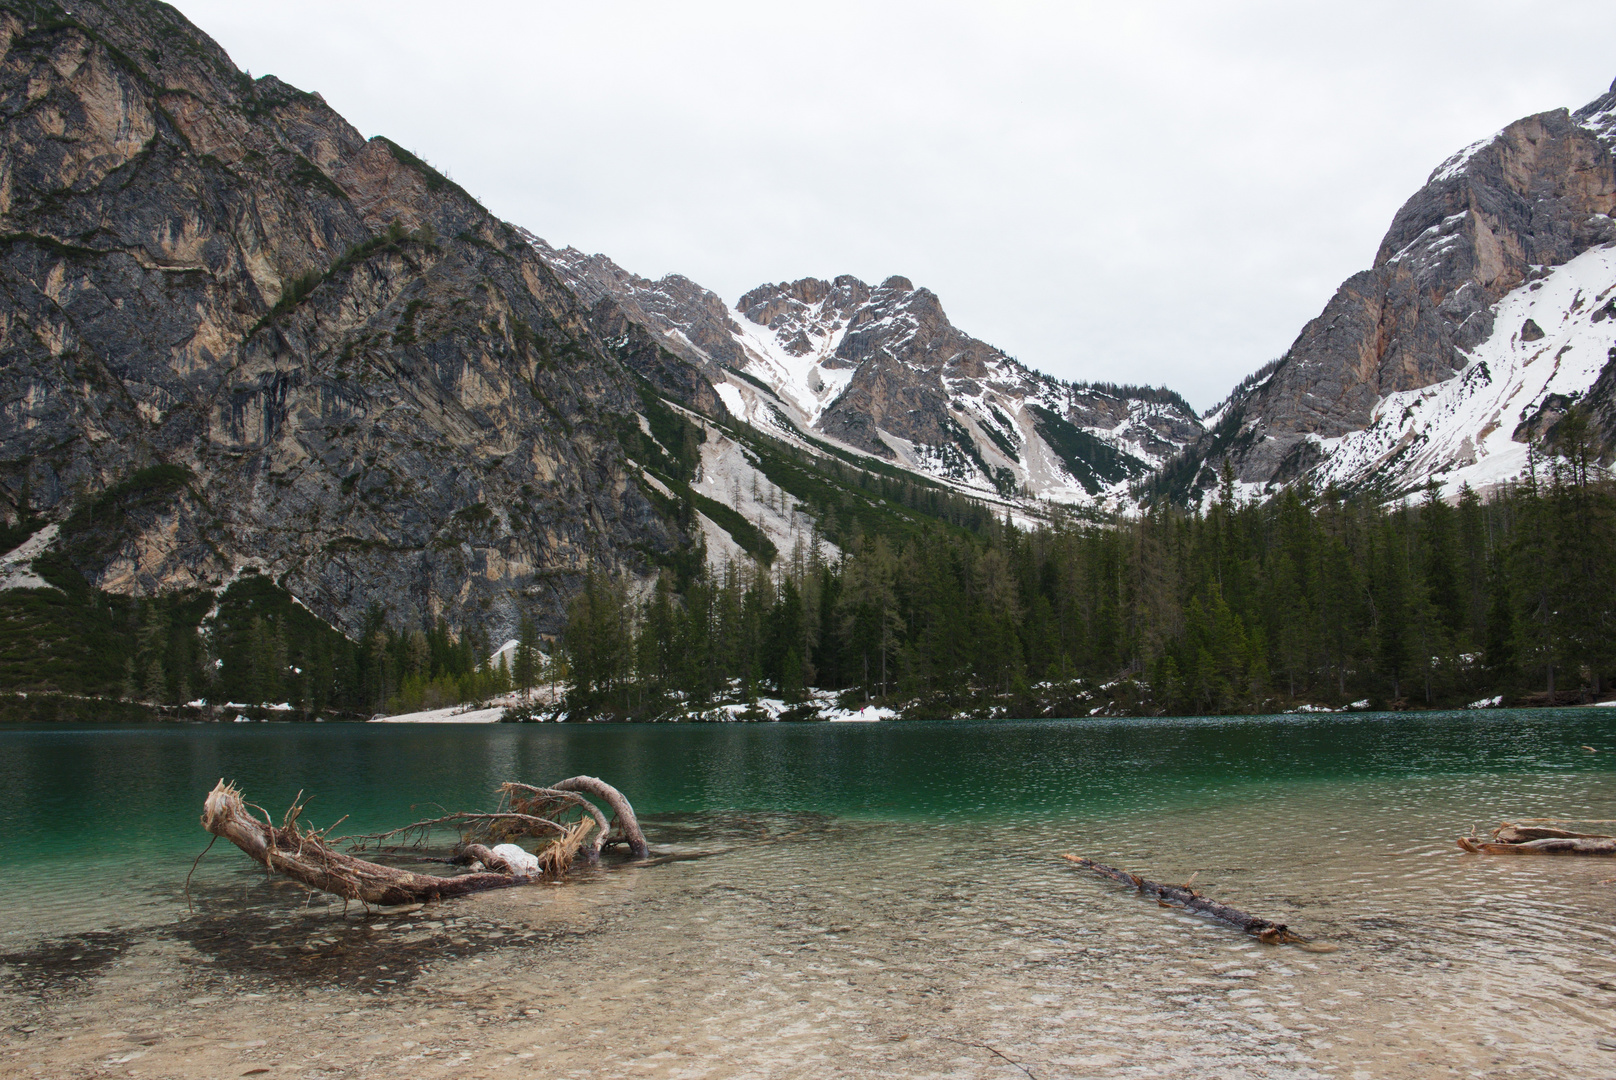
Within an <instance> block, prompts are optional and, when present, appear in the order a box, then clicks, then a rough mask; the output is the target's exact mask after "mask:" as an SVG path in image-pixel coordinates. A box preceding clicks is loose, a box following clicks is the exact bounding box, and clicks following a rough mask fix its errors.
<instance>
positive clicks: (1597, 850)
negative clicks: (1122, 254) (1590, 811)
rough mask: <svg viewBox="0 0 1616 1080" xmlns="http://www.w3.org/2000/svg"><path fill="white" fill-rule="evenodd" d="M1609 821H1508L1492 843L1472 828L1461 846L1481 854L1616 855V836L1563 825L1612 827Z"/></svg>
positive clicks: (1549, 819)
mask: <svg viewBox="0 0 1616 1080" xmlns="http://www.w3.org/2000/svg"><path fill="white" fill-rule="evenodd" d="M1610 824H1616V822H1610V821H1597V820H1591V821H1574V822H1573V821H1558V820H1555V819H1553V818H1533V819H1530V820H1527V821H1516V822H1509V821H1506V822H1504V823H1503V824H1501V825H1499V826H1498V828H1496V829H1494V830H1493V832H1492V837H1493V838H1492V840H1490V841H1488V840H1482V839H1480V838H1479V837H1477V836H1476V830H1475V829H1471V830H1470V835H1469V836H1461V837H1459V846H1460V847H1461V848H1463V849H1464V850H1466V851H1469V852H1473V853H1475V854H1478V855H1616V836H1610V835H1608V834H1604V833H1585V832H1573V831H1572V830H1570V829H1566V828H1562V826H1564V825H1610Z"/></svg>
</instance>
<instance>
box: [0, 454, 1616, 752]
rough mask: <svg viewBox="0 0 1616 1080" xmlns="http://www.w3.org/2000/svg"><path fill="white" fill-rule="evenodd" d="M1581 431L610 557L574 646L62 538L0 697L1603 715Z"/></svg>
mask: <svg viewBox="0 0 1616 1080" xmlns="http://www.w3.org/2000/svg"><path fill="white" fill-rule="evenodd" d="M1569 434H1570V436H1571V437H1569V438H1566V437H1562V438H1561V439H1560V440H1559V442H1558V443H1557V445H1556V449H1555V450H1554V451H1553V452H1545V453H1542V454H1541V455H1538V456H1536V457H1535V459H1534V466H1533V469H1532V471H1531V473H1530V475H1528V476H1527V477H1526V478H1525V479H1524V480H1523V481H1522V482H1520V483H1516V484H1511V485H1507V486H1502V487H1499V488H1497V489H1494V490H1493V491H1491V492H1489V493H1488V494H1487V495H1486V496H1485V497H1483V496H1480V495H1478V494H1477V493H1475V492H1474V491H1471V490H1469V489H1463V490H1461V491H1460V492H1459V494H1458V497H1457V498H1456V499H1455V500H1453V501H1451V502H1450V501H1445V500H1444V499H1442V498H1441V497H1440V496H1439V493H1438V490H1437V488H1436V487H1435V486H1434V485H1433V486H1431V487H1429V488H1427V489H1426V490H1425V491H1424V492H1422V493H1418V494H1416V495H1414V496H1412V497H1407V498H1403V499H1400V500H1393V501H1387V500H1385V499H1384V497H1382V496H1377V494H1376V493H1370V492H1364V493H1358V494H1356V495H1350V496H1349V495H1346V494H1344V493H1342V492H1339V491H1335V490H1328V491H1312V490H1310V489H1308V488H1307V487H1305V486H1298V487H1293V488H1289V489H1286V490H1284V491H1282V492H1280V493H1279V494H1277V495H1276V496H1274V497H1272V498H1270V499H1268V500H1266V501H1261V502H1256V501H1250V502H1240V501H1238V500H1237V499H1236V498H1235V491H1234V485H1233V483H1232V479H1231V478H1230V477H1229V476H1227V475H1225V477H1224V478H1223V483H1222V484H1221V485H1220V487H1219V489H1218V490H1217V491H1216V492H1215V493H1214V497H1213V498H1212V499H1211V500H1210V503H1209V505H1208V506H1207V507H1206V508H1205V509H1204V510H1201V511H1186V510H1182V509H1176V508H1170V507H1167V506H1157V507H1154V508H1152V509H1150V510H1147V511H1145V512H1143V513H1141V514H1139V515H1136V516H1126V517H1124V516H1117V517H1110V518H1104V519H1098V520H1083V519H1080V518H1078V517H1076V516H1069V515H1060V514H1057V515H1055V517H1054V518H1053V520H1052V521H1050V522H1049V523H1048V524H1046V525H1043V526H1041V527H1038V528H1035V529H1031V530H1026V529H1019V528H1015V527H1013V526H1011V525H1009V524H1008V523H1006V522H1003V521H998V520H994V519H993V518H991V517H988V516H983V517H982V518H981V519H979V520H978V521H976V522H974V523H972V524H971V525H970V526H962V525H960V524H956V523H951V522H947V521H936V522H935V523H933V524H932V525H931V526H929V527H927V528H923V529H918V530H908V531H907V532H905V533H903V534H900V535H888V534H884V533H875V534H873V535H872V534H869V533H865V532H863V531H861V530H857V529H854V530H853V531H851V533H850V535H849V534H846V533H844V534H843V535H840V536H838V537H837V540H838V541H839V548H831V547H830V545H828V544H825V543H822V542H820V540H819V538H818V536H817V534H816V536H815V537H814V538H813V539H811V540H810V541H808V542H806V543H802V544H799V545H798V546H797V547H796V548H795V550H793V551H792V552H790V553H789V555H787V556H783V557H781V558H778V559H776V560H775V562H774V565H772V566H770V565H766V564H765V563H764V562H763V561H761V560H755V561H746V562H737V563H731V564H728V565H726V566H724V567H722V568H718V569H715V568H713V567H711V566H709V565H707V563H706V561H705V560H703V559H700V558H692V559H683V560H680V562H679V563H678V564H677V565H674V566H671V567H668V568H666V569H664V570H663V571H662V572H661V573H660V574H659V575H658V576H657V578H656V579H655V581H654V583H653V584H651V585H649V587H646V586H644V585H643V584H642V585H640V586H636V585H635V584H634V583H632V582H630V581H628V580H626V579H623V578H613V577H608V576H604V575H598V574H592V575H590V576H588V577H587V578H586V580H585V582H584V587H583V589H582V591H581V592H580V593H579V595H578V596H577V598H576V599H575V600H574V601H573V603H572V605H571V607H570V610H569V618H568V622H567V625H566V627H565V629H564V631H563V632H562V634H561V635H560V638H559V641H558V642H556V643H555V644H556V646H557V647H556V648H554V649H553V650H552V652H553V653H554V657H553V659H550V658H548V657H546V656H545V655H544V654H543V653H541V651H540V648H541V643H540V641H539V639H538V635H537V633H536V631H535V630H534V627H533V624H532V622H531V621H530V620H526V619H524V620H523V624H522V628H521V631H520V633H519V635H518V644H517V645H516V646H515V647H514V648H507V649H503V650H499V651H498V652H497V654H496V651H495V646H496V645H497V644H498V643H495V642H492V641H491V640H490V639H489V636H488V634H487V633H486V631H485V630H484V629H483V628H480V627H476V626H471V627H454V628H451V627H449V626H447V625H444V624H443V623H441V622H439V623H437V624H435V625H430V626H423V627H401V626H398V625H395V624H393V623H392V622H390V621H389V618H388V613H387V612H385V611H383V610H382V609H380V608H379V607H378V608H373V609H372V610H371V612H370V614H369V616H368V617H367V619H366V623H365V627H364V629H363V631H362V632H361V633H360V635H359V636H358V637H357V639H352V638H349V637H347V636H344V635H343V634H340V633H338V632H337V631H336V630H334V629H332V628H331V627H330V626H329V625H328V624H326V623H325V622H323V621H321V620H320V619H318V618H317V617H316V616H315V615H314V614H313V613H311V612H309V611H308V610H307V609H306V608H304V607H303V606H301V605H300V604H298V603H297V601H296V600H295V599H294V598H292V597H291V596H290V595H289V594H287V593H286V592H285V591H284V590H283V589H281V588H280V587H279V586H278V585H276V584H275V583H274V582H273V581H272V580H270V579H269V578H268V577H266V576H263V575H254V574H248V575H245V576H243V577H242V578H241V579H239V580H238V581H236V582H235V583H233V584H232V585H231V586H230V587H229V588H228V589H226V590H224V591H223V592H222V593H220V594H217V595H216V594H214V593H211V592H205V591H189V592H177V593H172V594H167V595H162V596H157V597H150V598H143V599H135V598H130V597H123V596H114V595H110V594H107V593H103V592H100V591H98V590H95V589H93V588H91V587H90V586H89V585H87V584H86V583H85V582H84V580H83V578H82V577H81V576H80V575H79V574H78V573H77V572H76V571H75V570H74V569H73V568H72V566H71V565H69V564H68V563H67V561H66V560H65V559H62V558H60V557H57V556H51V555H45V556H42V557H41V558H39V559H36V560H35V563H34V569H35V572H36V573H38V574H39V575H40V576H41V577H42V578H43V579H44V580H45V581H46V582H47V583H48V585H49V586H50V587H48V588H36V589H12V590H8V591H7V592H5V593H3V594H0V611H3V612H4V618H3V619H0V692H7V693H8V694H9V695H10V697H9V698H8V699H7V702H6V703H5V704H4V705H0V708H3V709H4V710H5V711H6V712H7V713H9V715H10V716H11V717H12V718H14V719H51V718H56V717H60V718H83V719H95V718H98V717H99V716H107V715H117V716H122V715H124V714H125V713H127V712H128V711H129V709H130V708H135V709H138V708H141V707H144V708H148V709H152V710H157V711H159V712H162V711H169V712H173V711H174V710H181V711H184V709H185V706H186V705H187V703H201V702H209V703H212V706H214V707H217V706H220V705H226V704H228V705H229V706H230V707H232V708H234V707H235V706H238V705H240V706H243V707H252V708H258V709H270V710H278V711H279V713H280V714H281V715H283V716H286V717H288V718H293V717H295V718H306V719H312V718H315V717H321V718H332V719H336V718H359V717H368V716H371V715H375V714H377V713H388V712H409V711H412V710H417V709H429V708H438V707H443V706H447V705H453V704H455V703H458V702H474V701H484V700H488V699H490V698H493V697H496V696H498V695H500V694H506V693H509V692H511V691H513V690H515V691H521V690H523V689H527V688H531V687H534V686H535V685H538V684H541V683H553V684H555V686H556V688H557V689H558V691H560V690H564V693H562V694H560V695H559V700H558V702H557V703H551V704H546V705H544V706H542V707H541V706H538V705H533V706H529V707H526V708H516V709H513V710H511V713H510V718H512V719H548V718H555V719H560V718H565V719H570V720H658V719H680V718H697V717H701V716H711V715H720V714H717V713H714V712H713V711H712V710H713V708H714V707H715V706H724V705H729V706H734V705H736V704H741V705H744V706H747V708H744V709H742V710H739V711H737V710H736V709H734V708H730V709H729V710H728V711H727V712H724V713H722V714H721V715H723V716H725V717H735V716H743V717H746V716H751V717H763V716H768V717H771V718H779V717H785V718H813V717H816V716H818V715H820V714H821V713H822V711H823V709H824V707H825V705H826V704H827V703H835V704H837V705H839V706H840V707H843V708H848V707H858V706H861V705H866V704H876V705H881V706H884V707H887V708H890V709H892V710H893V711H894V712H895V713H896V714H897V715H900V716H904V717H911V718H940V717H955V716H1024V717H1032V716H1086V715H1094V714H1106V715H1125V714H1139V715H1215V714H1234V713H1270V712H1279V711H1286V710H1291V709H1297V708H1303V709H1315V710H1317V709H1325V708H1331V709H1342V708H1348V707H1352V706H1354V705H1356V706H1358V707H1360V708H1376V709H1403V708H1454V707H1460V706H1465V705H1472V704H1493V705H1549V704H1561V705H1565V704H1579V703H1580V704H1587V703H1592V702H1595V701H1598V700H1600V699H1602V698H1603V697H1605V696H1606V694H1607V691H1609V690H1610V689H1611V676H1612V674H1616V635H1613V634H1612V633H1611V631H1612V629H1613V623H1616V484H1613V482H1612V480H1611V479H1610V477H1609V476H1608V475H1607V474H1606V473H1605V472H1604V471H1603V470H1602V469H1601V468H1600V467H1599V465H1598V462H1597V460H1596V457H1595V452H1594V448H1593V447H1592V446H1590V445H1589V444H1588V442H1587V440H1586V439H1583V440H1578V439H1576V438H1575V435H1576V428H1575V425H1574V424H1573V430H1572V431H1571V432H1570V433H1569ZM827 552H829V554H827ZM496 656H497V658H496ZM20 695H26V696H20ZM765 700H766V701H768V702H770V703H771V706H772V707H771V709H770V710H766V711H761V712H760V711H757V710H755V709H753V708H752V707H751V706H753V705H754V704H755V703H758V702H760V701H765ZM114 702H121V703H125V705H124V706H122V707H120V708H114V707H113V705H112V703H114ZM196 707H197V706H196V705H195V704H193V706H192V708H193V710H194V709H195V708H196ZM131 715H132V714H131Z"/></svg>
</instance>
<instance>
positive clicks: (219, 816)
mask: <svg viewBox="0 0 1616 1080" xmlns="http://www.w3.org/2000/svg"><path fill="white" fill-rule="evenodd" d="M301 810H302V807H301V806H300V805H297V804H294V805H293V806H292V808H291V809H290V810H288V811H287V812H286V816H285V817H284V818H283V819H282V820H281V824H280V825H275V824H274V823H273V822H272V821H271V820H270V819H269V814H268V813H267V812H265V813H264V819H263V820H261V821H260V820H259V819H258V817H257V816H255V815H254V814H253V813H252V812H251V811H249V810H248V809H247V805H246V803H244V802H243V801H242V799H241V793H240V792H239V791H237V790H236V788H235V785H233V784H226V783H225V782H224V781H223V780H220V781H219V783H218V784H217V785H216V786H215V787H214V789H213V790H212V791H210V792H209V793H208V797H207V800H206V801H205V802H204V803H203V804H202V827H203V828H204V829H206V830H208V832H210V833H212V834H213V835H215V836H222V837H224V838H225V839H226V840H228V841H230V842H231V843H232V844H235V845H236V846H237V847H238V848H240V849H241V850H242V851H245V852H246V853H247V854H248V855H250V856H252V857H253V858H254V859H256V860H257V861H258V862H260V863H262V864H263V866H264V867H265V869H268V870H273V871H275V872H276V873H280V874H285V875H286V876H287V877H289V878H292V879H293V880H295V881H301V882H302V883H303V884H305V885H307V886H309V887H310V888H311V889H320V890H322V891H324V892H330V893H336V894H337V895H338V896H340V897H342V898H343V899H345V900H362V901H364V902H365V903H367V904H383V905H385V904H407V903H413V902H416V901H421V900H439V899H442V898H444V897H448V896H465V895H467V894H468V893H474V892H482V891H484V890H487V889H501V888H504V887H505V886H507V885H515V884H517V883H519V882H521V881H524V880H526V879H524V878H518V877H516V876H515V875H514V874H511V873H508V872H507V873H500V872H499V871H498V870H485V871H484V872H482V873H473V874H460V875H458V876H456V877H434V876H432V875H430V874H416V873H411V872H410V871H408V870H399V869H396V868H395V867H391V866H382V865H380V864H378V863H373V862H367V861H365V860H364V859H356V858H354V857H353V856H352V855H345V854H343V853H342V852H340V851H335V850H333V849H332V848H331V847H329V846H328V845H327V844H326V842H325V838H324V836H323V835H322V834H320V833H318V832H316V831H314V830H312V829H311V830H308V831H304V830H302V829H300V828H299V827H298V824H297V818H298V813H299V812H300V811H301ZM487 854H488V856H489V857H490V858H491V859H492V858H493V853H492V852H488V853H487ZM484 865H485V866H487V865H489V864H488V863H487V862H485V863H484ZM494 865H496V866H498V867H500V868H503V869H505V870H507V871H508V870H509V867H508V866H506V865H505V863H504V862H503V860H497V859H496V860H494Z"/></svg>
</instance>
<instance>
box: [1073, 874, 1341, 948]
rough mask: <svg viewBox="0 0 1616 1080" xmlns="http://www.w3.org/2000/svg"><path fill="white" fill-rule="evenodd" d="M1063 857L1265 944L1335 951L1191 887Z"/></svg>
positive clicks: (1167, 903) (1282, 925) (1161, 901)
mask: <svg viewBox="0 0 1616 1080" xmlns="http://www.w3.org/2000/svg"><path fill="white" fill-rule="evenodd" d="M1061 858H1063V859H1065V860H1066V861H1067V862H1069V863H1072V864H1073V865H1074V866H1080V867H1082V868H1083V869H1085V870H1092V871H1094V872H1095V873H1096V874H1099V875H1100V876H1101V877H1108V878H1110V879H1111V880H1113V881H1120V882H1121V883H1122V884H1124V885H1129V886H1132V887H1133V888H1135V889H1137V890H1138V891H1139V892H1141V893H1143V894H1144V895H1146V896H1153V897H1155V898H1156V899H1157V901H1158V902H1160V903H1163V904H1166V905H1168V906H1172V907H1180V908H1183V909H1184V910H1185V911H1192V912H1194V913H1195V914H1197V915H1205V916H1208V917H1209V918H1213V919H1216V920H1218V921H1219V922H1221V923H1227V924H1228V925H1230V926H1233V927H1235V928H1236V929H1238V930H1244V931H1245V932H1246V933H1248V934H1250V935H1251V936H1252V937H1254V938H1256V939H1257V940H1258V941H1261V942H1263V943H1265V944H1268V945H1302V946H1304V947H1307V948H1309V949H1310V950H1311V951H1313V952H1334V951H1335V946H1333V945H1321V944H1315V943H1313V942H1310V941H1309V940H1308V939H1307V938H1304V937H1302V936H1301V935H1300V934H1295V933H1292V932H1291V930H1290V928H1289V927H1287V926H1286V925H1285V924H1284V923H1276V922H1272V921H1270V920H1268V919H1259V918H1258V917H1256V916H1255V915H1248V914H1246V913H1245V912H1244V911H1241V910H1240V909H1239V908H1232V907H1230V906H1229V905H1227V904H1220V903H1218V902H1217V901H1216V900H1208V899H1207V898H1206V897H1204V896H1202V895H1201V894H1200V893H1198V892H1196V891H1195V890H1194V889H1192V888H1190V887H1189V886H1188V885H1163V884H1161V883H1160V882H1156V881H1147V880H1145V879H1144V878H1142V877H1140V876H1139V875H1138V874H1130V873H1128V872H1127V871H1126V870H1118V869H1117V868H1116V867H1114V866H1107V865H1105V864H1104V863H1099V862H1095V861H1094V860H1093V859H1085V858H1083V857H1082V856H1079V855H1062V856H1061Z"/></svg>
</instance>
